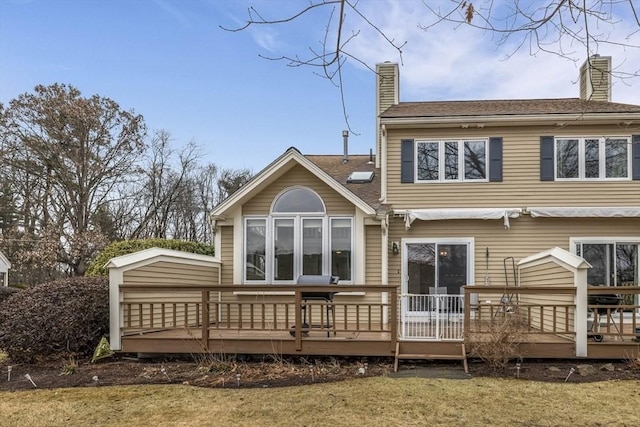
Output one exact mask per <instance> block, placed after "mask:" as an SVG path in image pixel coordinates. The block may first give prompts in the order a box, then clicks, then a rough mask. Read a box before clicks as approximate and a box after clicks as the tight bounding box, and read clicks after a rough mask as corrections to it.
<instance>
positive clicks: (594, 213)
mask: <svg viewBox="0 0 640 427" xmlns="http://www.w3.org/2000/svg"><path fill="white" fill-rule="evenodd" d="M527 212H528V213H529V214H530V215H531V217H532V218H538V217H547V218H640V206H638V207H635V208H634V207H540V208H535V207H534V208H527Z"/></svg>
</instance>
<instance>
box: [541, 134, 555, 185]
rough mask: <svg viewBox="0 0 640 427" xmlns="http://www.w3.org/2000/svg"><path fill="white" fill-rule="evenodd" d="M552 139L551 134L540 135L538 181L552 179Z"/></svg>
mask: <svg viewBox="0 0 640 427" xmlns="http://www.w3.org/2000/svg"><path fill="white" fill-rule="evenodd" d="M553 141H554V138H553V136H541V137H540V181H553V179H554V175H555V174H554V167H553V166H554V165H553V162H554V158H555V156H554V147H553Z"/></svg>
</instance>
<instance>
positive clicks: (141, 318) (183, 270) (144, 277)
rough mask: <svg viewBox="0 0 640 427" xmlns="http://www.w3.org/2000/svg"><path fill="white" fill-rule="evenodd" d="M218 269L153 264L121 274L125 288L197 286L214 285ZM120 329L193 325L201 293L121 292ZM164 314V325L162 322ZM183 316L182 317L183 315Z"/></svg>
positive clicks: (177, 264) (216, 280)
mask: <svg viewBox="0 0 640 427" xmlns="http://www.w3.org/2000/svg"><path fill="white" fill-rule="evenodd" d="M218 277H219V275H218V268H217V267H206V266H199V265H191V264H184V263H177V262H167V261H165V262H155V263H152V264H149V265H145V266H142V267H140V268H136V269H132V270H128V271H125V272H124V273H123V280H124V284H125V285H135V284H145V285H172V286H199V285H215V284H218ZM122 298H123V306H124V315H125V319H127V318H129V319H130V322H127V321H126V320H125V324H124V325H123V326H124V327H129V326H135V327H140V326H143V327H146V328H149V327H154V328H169V327H178V326H181V325H182V326H184V325H193V324H194V323H195V322H196V316H195V314H194V313H195V311H196V310H195V308H196V306H195V304H199V303H200V302H201V300H202V293H201V292H195V291H194V292H181V293H179V294H176V293H173V292H169V291H166V292H161V291H160V292H149V291H144V292H140V291H126V290H125V291H124V292H123V297H122ZM163 313H164V319H165V322H164V323H163V322H162V318H163ZM185 313H186V314H185Z"/></svg>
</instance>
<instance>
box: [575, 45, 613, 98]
mask: <svg viewBox="0 0 640 427" xmlns="http://www.w3.org/2000/svg"><path fill="white" fill-rule="evenodd" d="M580 99H583V100H585V101H605V102H610V101H611V57H610V56H600V55H592V56H590V57H589V58H587V60H586V61H585V62H584V64H582V67H580Z"/></svg>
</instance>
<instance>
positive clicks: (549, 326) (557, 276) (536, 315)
mask: <svg viewBox="0 0 640 427" xmlns="http://www.w3.org/2000/svg"><path fill="white" fill-rule="evenodd" d="M574 282H575V276H574V273H573V271H570V270H567V269H566V268H564V267H562V266H560V265H558V264H556V263H555V262H553V261H551V260H549V261H548V262H546V263H544V264H539V265H535V266H530V267H526V268H522V269H521V270H520V284H521V285H523V286H554V285H555V286H575V283H574ZM519 302H520V304H521V315H523V316H526V318H527V319H528V320H529V324H530V325H531V326H532V327H533V328H535V329H543V330H545V331H552V330H553V327H554V325H555V326H556V328H557V330H559V331H563V330H569V331H571V330H574V315H575V307H574V304H575V301H574V296H573V295H527V294H524V295H521V297H520V300H519ZM552 304H553V305H571V306H572V307H570V308H569V309H568V310H567V309H565V308H561V307H557V308H556V309H555V311H554V308H553V307H549V306H546V307H543V308H541V307H540V306H544V305H552ZM528 307H529V308H530V311H528V312H527V311H526V310H527V308H528ZM554 317H555V322H554Z"/></svg>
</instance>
